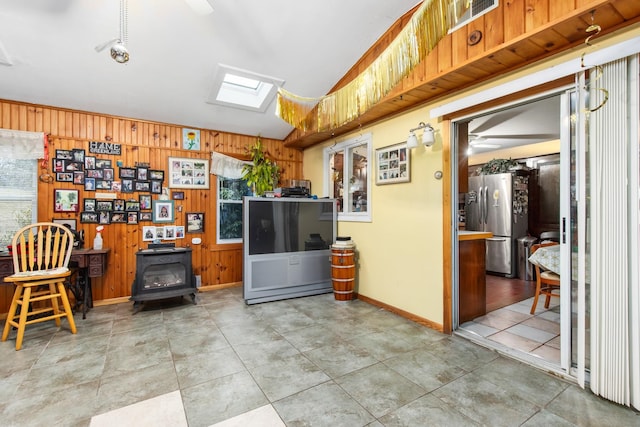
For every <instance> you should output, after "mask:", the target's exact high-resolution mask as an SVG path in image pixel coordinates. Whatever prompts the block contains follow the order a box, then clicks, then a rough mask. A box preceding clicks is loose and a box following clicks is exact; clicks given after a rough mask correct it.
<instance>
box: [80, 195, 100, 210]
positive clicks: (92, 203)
mask: <svg viewBox="0 0 640 427" xmlns="http://www.w3.org/2000/svg"><path fill="white" fill-rule="evenodd" d="M83 205H84V209H83V210H84V211H85V212H95V211H96V210H97V208H96V199H89V198H87V197H85V198H84V200H83Z"/></svg>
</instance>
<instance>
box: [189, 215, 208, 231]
mask: <svg viewBox="0 0 640 427" xmlns="http://www.w3.org/2000/svg"><path fill="white" fill-rule="evenodd" d="M186 219H187V221H186V222H187V233H203V232H204V212H187V218H186Z"/></svg>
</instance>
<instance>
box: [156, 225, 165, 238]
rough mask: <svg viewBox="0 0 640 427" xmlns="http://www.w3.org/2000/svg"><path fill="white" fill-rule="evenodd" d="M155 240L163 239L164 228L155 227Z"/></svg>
mask: <svg viewBox="0 0 640 427" xmlns="http://www.w3.org/2000/svg"><path fill="white" fill-rule="evenodd" d="M156 239H160V240H162V239H164V227H156Z"/></svg>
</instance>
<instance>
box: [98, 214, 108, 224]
mask: <svg viewBox="0 0 640 427" xmlns="http://www.w3.org/2000/svg"><path fill="white" fill-rule="evenodd" d="M98 224H111V212H110V211H98Z"/></svg>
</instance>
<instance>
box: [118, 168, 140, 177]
mask: <svg viewBox="0 0 640 427" xmlns="http://www.w3.org/2000/svg"><path fill="white" fill-rule="evenodd" d="M118 174H119V176H118V177H119V178H129V179H135V178H136V169H135V168H120V169H119V170H118Z"/></svg>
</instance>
